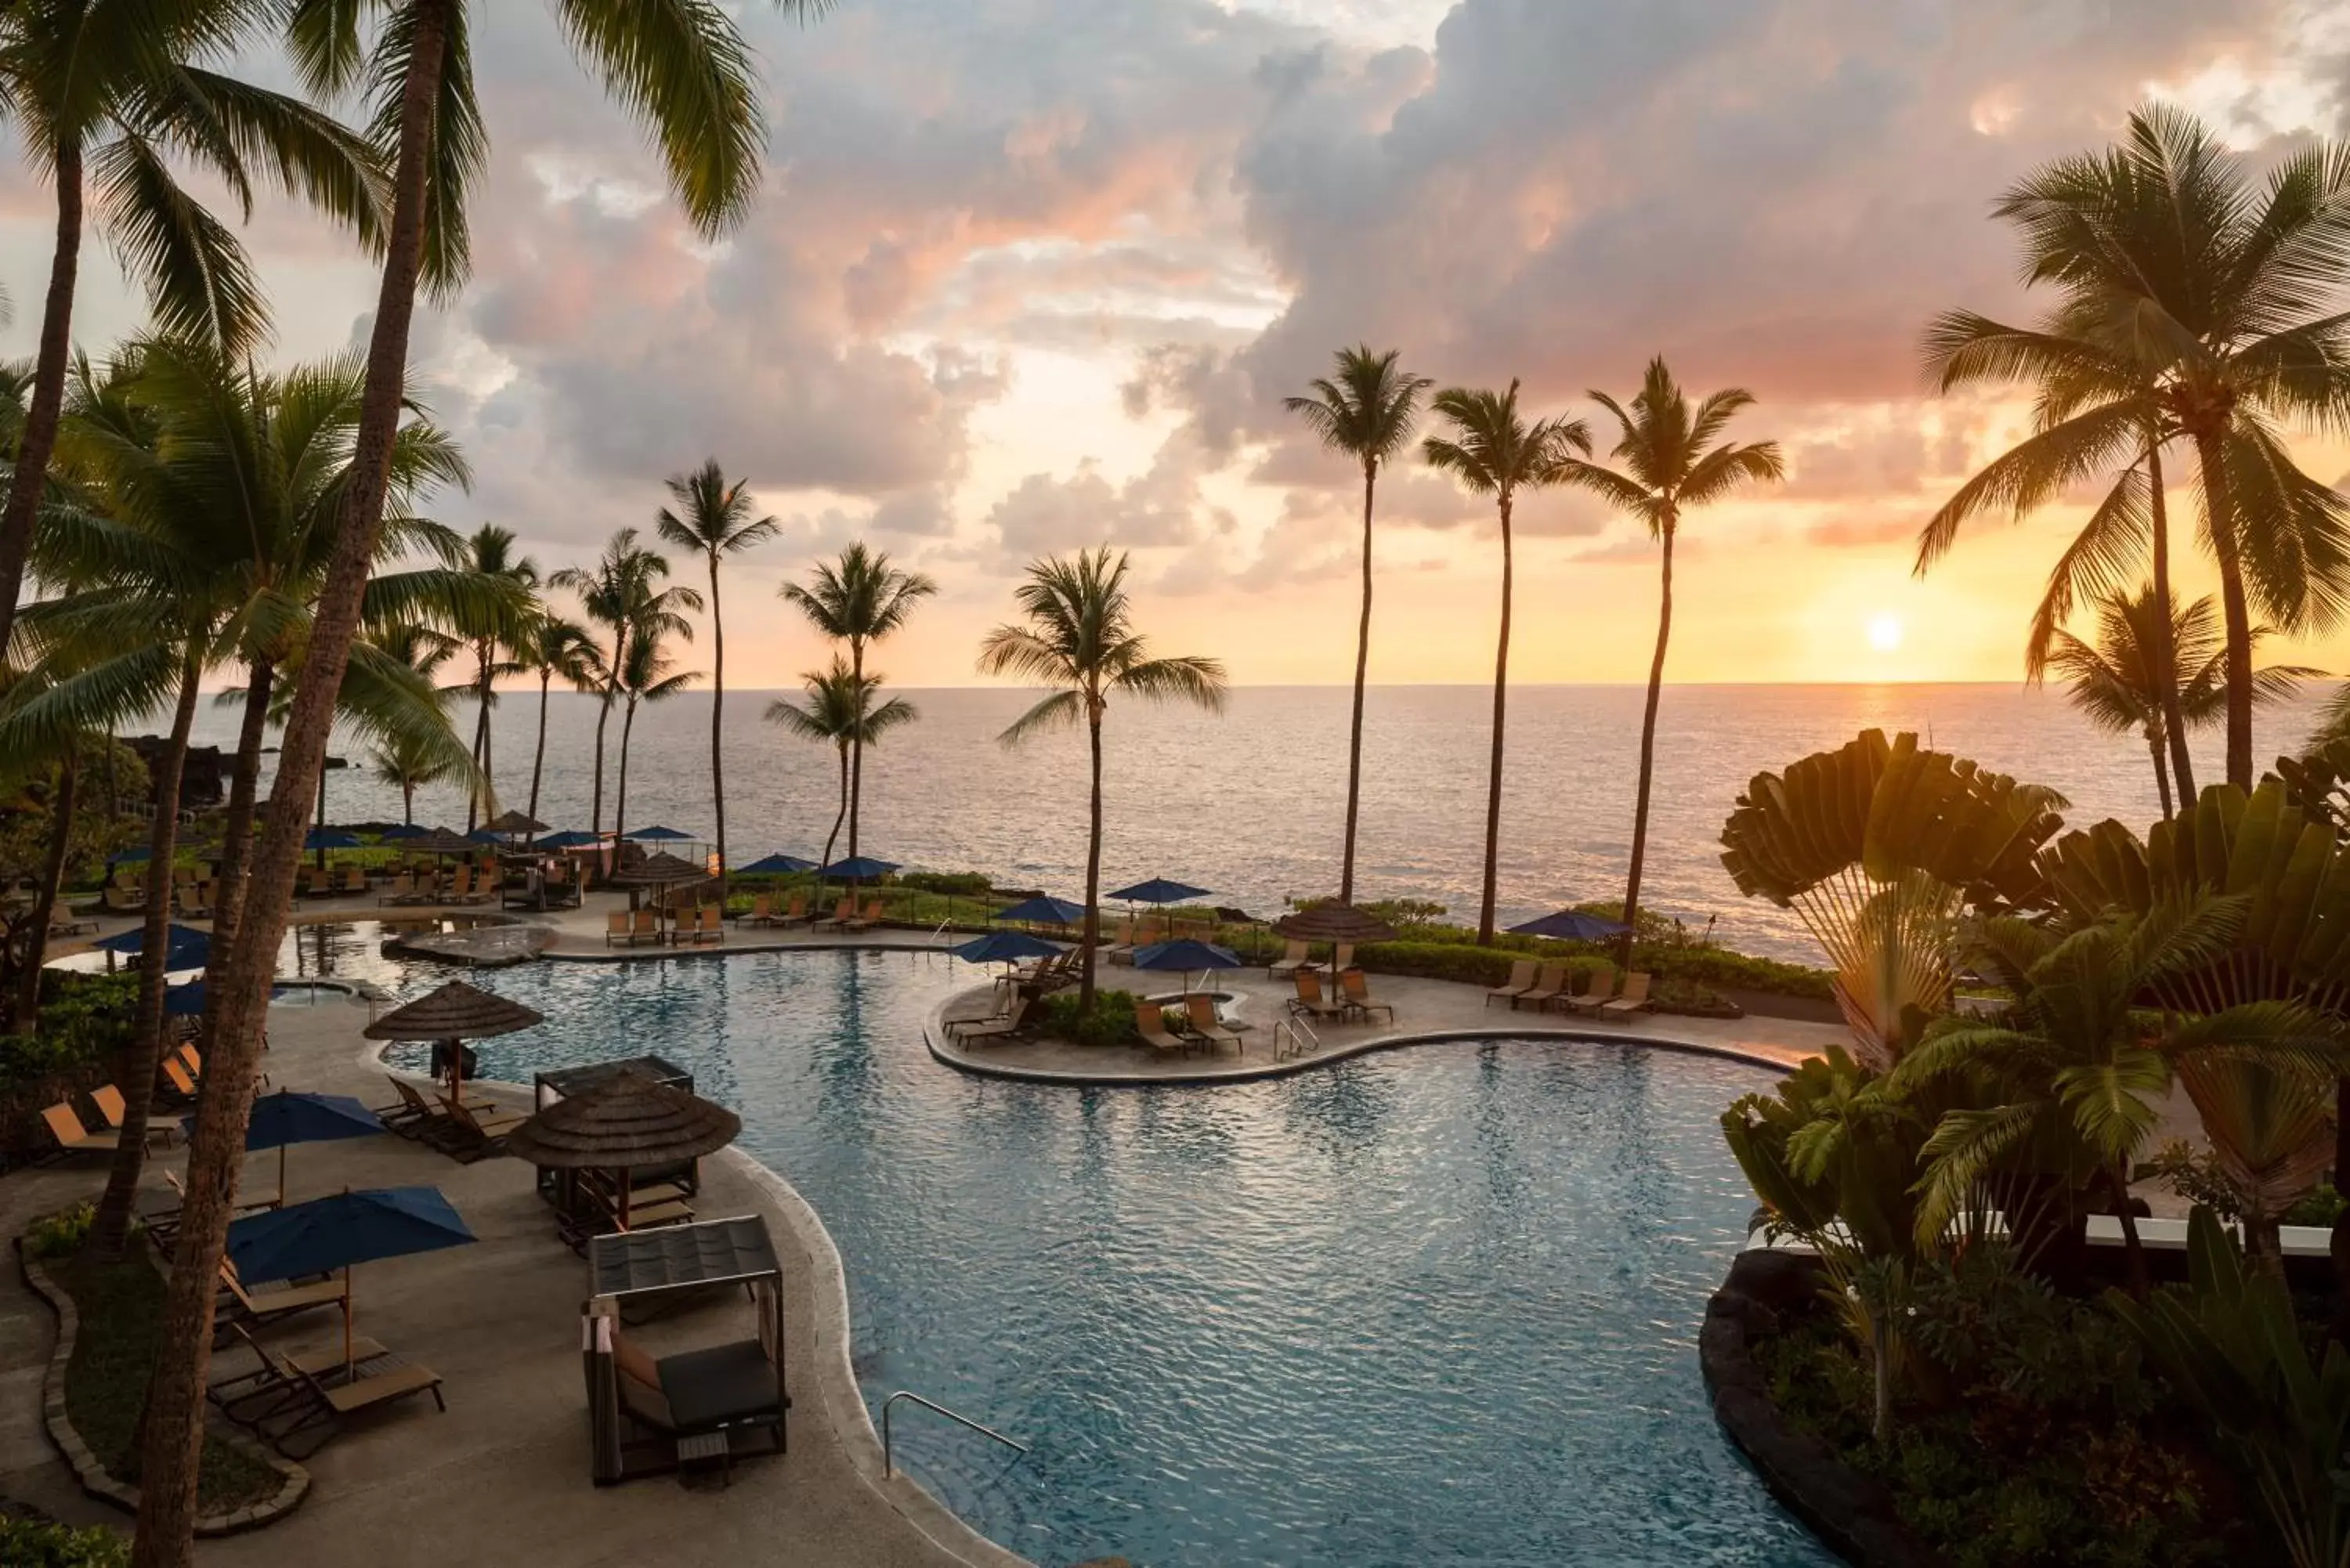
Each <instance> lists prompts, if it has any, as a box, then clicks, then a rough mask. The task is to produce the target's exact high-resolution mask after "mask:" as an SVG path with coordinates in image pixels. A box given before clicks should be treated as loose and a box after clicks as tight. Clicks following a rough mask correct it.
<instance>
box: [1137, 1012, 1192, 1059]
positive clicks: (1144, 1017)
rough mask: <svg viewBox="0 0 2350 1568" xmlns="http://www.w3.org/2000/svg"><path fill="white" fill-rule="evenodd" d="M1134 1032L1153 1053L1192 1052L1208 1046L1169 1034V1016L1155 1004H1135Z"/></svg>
mask: <svg viewBox="0 0 2350 1568" xmlns="http://www.w3.org/2000/svg"><path fill="white" fill-rule="evenodd" d="M1134 1032H1135V1033H1137V1034H1139V1035H1141V1036H1142V1043H1143V1044H1146V1045H1148V1046H1149V1047H1150V1048H1151V1049H1152V1050H1153V1051H1159V1052H1167V1051H1190V1050H1192V1049H1194V1048H1195V1047H1196V1046H1201V1045H1204V1044H1206V1042H1204V1041H1199V1042H1194V1041H1191V1040H1187V1039H1185V1038H1183V1037H1182V1036H1181V1035H1180V1034H1170V1033H1168V1032H1167V1015H1166V1013H1165V1012H1164V1011H1162V1010H1161V1009H1160V1007H1159V1003H1157V1002H1136V1003H1135V1004H1134Z"/></svg>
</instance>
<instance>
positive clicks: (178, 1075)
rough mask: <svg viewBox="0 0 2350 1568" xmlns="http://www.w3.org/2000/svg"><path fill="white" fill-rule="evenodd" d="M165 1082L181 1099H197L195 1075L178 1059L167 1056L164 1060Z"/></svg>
mask: <svg viewBox="0 0 2350 1568" xmlns="http://www.w3.org/2000/svg"><path fill="white" fill-rule="evenodd" d="M163 1081H164V1082H165V1083H167V1084H169V1085H172V1093H173V1094H174V1095H177V1096H179V1097H180V1098H181V1099H183V1100H192V1099H194V1098H195V1097H196V1078H195V1075H194V1074H192V1073H191V1072H189V1071H188V1069H187V1068H186V1066H185V1065H183V1064H182V1063H181V1062H180V1061H179V1060H178V1059H177V1058H175V1057H170V1056H167V1057H165V1058H164V1059H163Z"/></svg>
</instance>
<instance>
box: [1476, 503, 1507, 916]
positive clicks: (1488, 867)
mask: <svg viewBox="0 0 2350 1568" xmlns="http://www.w3.org/2000/svg"><path fill="white" fill-rule="evenodd" d="M1501 514H1502V636H1501V640H1500V641H1499V643H1498V644H1496V646H1495V649H1494V652H1493V760H1492V766H1491V768H1490V769H1489V771H1488V775H1487V779H1486V784H1485V892H1484V897H1483V898H1482V900H1480V902H1479V903H1478V906H1477V945H1478V946H1480V947H1486V946H1490V945H1491V944H1492V940H1493V881H1494V876H1495V872H1496V871H1497V869H1498V868H1499V867H1500V865H1501V854H1502V742H1503V732H1504V723H1505V721H1506V719H1507V716H1508V705H1509V695H1510V569H1511V565H1512V563H1511V559H1510V497H1509V495H1508V493H1506V492H1505V493H1503V496H1502V504H1501Z"/></svg>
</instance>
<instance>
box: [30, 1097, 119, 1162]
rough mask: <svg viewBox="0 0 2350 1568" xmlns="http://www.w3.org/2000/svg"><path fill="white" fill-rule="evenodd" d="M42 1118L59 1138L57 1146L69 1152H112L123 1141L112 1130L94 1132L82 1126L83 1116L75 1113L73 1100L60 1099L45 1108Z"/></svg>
mask: <svg viewBox="0 0 2350 1568" xmlns="http://www.w3.org/2000/svg"><path fill="white" fill-rule="evenodd" d="M41 1119H42V1120H43V1121H45V1122H47V1123H48V1124H49V1136H50V1137H54V1138H56V1139H57V1147H59V1148H60V1149H63V1150H64V1151H65V1152H66V1153H68V1154H111V1153H113V1152H114V1147H115V1145H116V1144H117V1143H119V1142H120V1141H121V1140H120V1137H117V1135H115V1134H114V1133H112V1132H92V1131H90V1130H89V1129H88V1127H84V1126H82V1125H81V1118H80V1117H79V1116H76V1115H74V1108H73V1104H72V1102H70V1101H68V1100H59V1101H58V1102H57V1104H56V1105H54V1106H49V1107H48V1108H47V1110H44V1111H43V1112H42V1113H41Z"/></svg>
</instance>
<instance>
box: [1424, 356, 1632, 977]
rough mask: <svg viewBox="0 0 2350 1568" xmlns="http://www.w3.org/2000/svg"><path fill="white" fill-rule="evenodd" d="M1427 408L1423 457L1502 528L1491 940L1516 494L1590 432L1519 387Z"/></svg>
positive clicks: (1488, 872) (1460, 392)
mask: <svg viewBox="0 0 2350 1568" xmlns="http://www.w3.org/2000/svg"><path fill="white" fill-rule="evenodd" d="M1429 408H1430V411H1431V412H1433V413H1434V414H1435V415H1436V417H1437V418H1438V419H1439V420H1440V421H1443V423H1444V425H1445V431H1446V433H1444V434H1443V435H1432V436H1430V437H1428V438H1427V439H1426V440H1425V441H1421V442H1420V443H1419V450H1420V455H1421V456H1422V457H1423V458H1424V459H1426V460H1427V462H1428V463H1429V464H1430V466H1431V467H1434V468H1437V469H1440V470H1442V471H1443V472H1446V473H1449V474H1451V475H1452V477H1453V479H1454V480H1455V481H1456V482H1457V483H1459V484H1460V485H1461V488H1462V489H1464V490H1466V491H1468V492H1469V493H1471V494H1472V495H1490V496H1492V498H1493V506H1494V510H1495V513H1496V514H1497V515H1498V516H1499V517H1500V519H1501V524H1502V626H1501V633H1500V636H1499V638H1498V639H1497V640H1496V642H1495V647H1494V653H1493V741H1492V764H1491V766H1490V768H1489V769H1488V772H1487V778H1486V784H1485V884H1484V893H1483V897H1482V900H1481V901H1480V903H1479V905H1478V909H1477V940H1478V942H1479V943H1480V944H1483V943H1487V942H1491V941H1492V940H1493V887H1494V880H1495V877H1496V874H1497V872H1498V869H1499V867H1500V864H1501V860H1500V857H1501V849H1502V752H1503V742H1504V740H1505V739H1506V732H1507V727H1508V726H1507V723H1506V719H1507V716H1508V707H1509V691H1510V590H1511V581H1510V579H1511V572H1512V569H1513V555H1512V550H1511V545H1510V518H1511V514H1512V513H1513V510H1514V508H1515V506H1516V504H1517V495H1518V492H1519V491H1521V490H1531V489H1534V488H1536V487H1538V486H1542V485H1548V484H1555V483H1558V482H1559V478H1560V472H1561V468H1562V465H1563V464H1564V462H1565V460H1566V458H1567V455H1568V453H1569V452H1582V453H1584V454H1585V455H1586V456H1588V455H1589V454H1590V452H1591V432H1590V430H1589V428H1588V427H1587V426H1586V425H1585V424H1584V422H1583V421H1580V420H1568V419H1550V420H1537V421H1534V423H1533V424H1531V425H1530V424H1528V423H1526V421H1525V419H1524V418H1523V416H1522V415H1521V414H1520V413H1519V411H1518V383H1517V382H1516V381H1514V380H1513V381H1512V382H1511V383H1510V389H1509V390H1508V391H1506V392H1493V391H1482V390H1473V389H1470V388H1466V387H1448V388H1446V389H1444V390H1443V391H1440V392H1439V393H1437V394H1436V396H1435V398H1434V400H1431V401H1430V404H1429Z"/></svg>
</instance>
